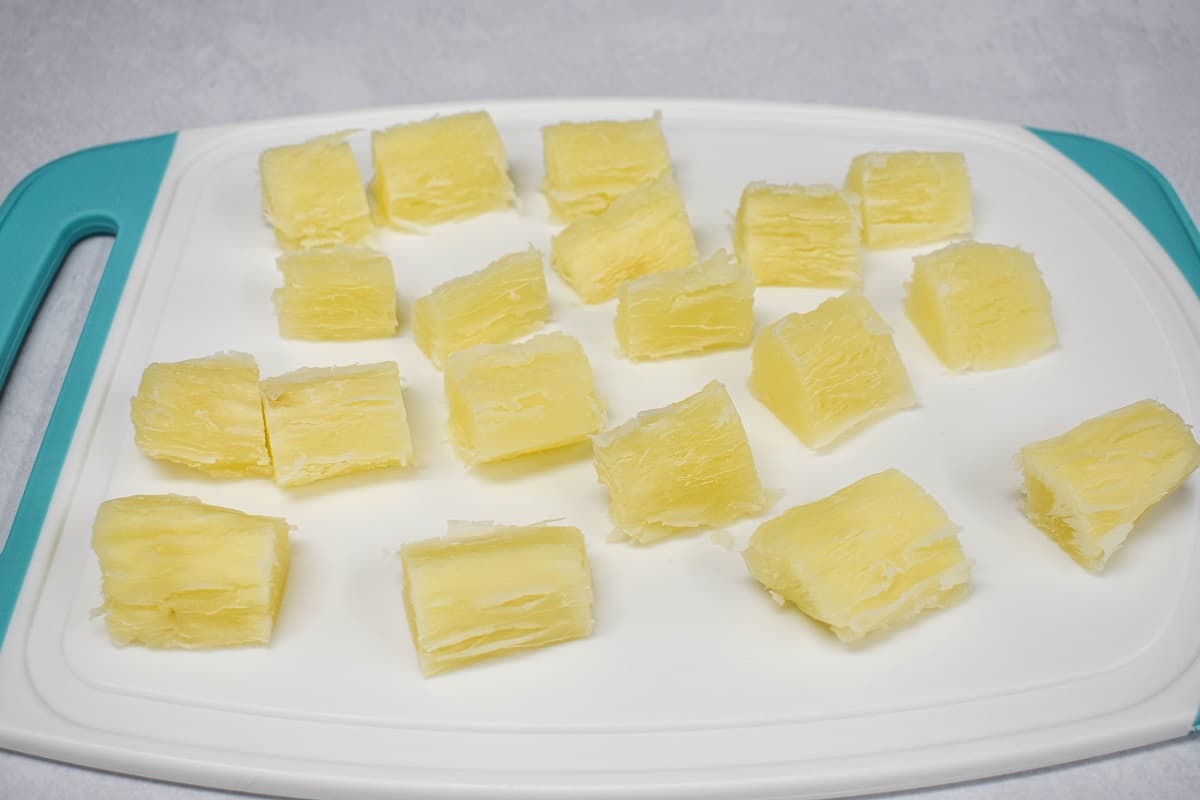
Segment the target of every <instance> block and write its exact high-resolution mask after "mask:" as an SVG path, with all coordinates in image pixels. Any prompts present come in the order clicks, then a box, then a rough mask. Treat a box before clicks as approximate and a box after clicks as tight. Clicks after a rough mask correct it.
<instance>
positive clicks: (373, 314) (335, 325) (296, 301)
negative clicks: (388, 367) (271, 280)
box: [275, 247, 397, 340]
mask: <svg viewBox="0 0 1200 800" xmlns="http://www.w3.org/2000/svg"><path fill="white" fill-rule="evenodd" d="M276 264H277V266H278V267H279V271H280V272H282V273H283V286H282V287H281V288H279V289H276V290H275V313H276V316H278V318H279V333H280V335H281V336H284V337H286V338H289V339H314V340H354V339H376V338H380V337H384V336H392V335H393V334H395V333H396V324H397V323H396V277H395V275H393V274H392V262H391V261H389V260H388V257H387V256H385V255H384V254H383V253H380V252H378V251H376V250H372V249H371V248H368V247H336V248H332V249H328V250H306V251H303V252H299V253H285V254H284V255H282V256H280V257H279V258H278V259H277V260H276Z"/></svg>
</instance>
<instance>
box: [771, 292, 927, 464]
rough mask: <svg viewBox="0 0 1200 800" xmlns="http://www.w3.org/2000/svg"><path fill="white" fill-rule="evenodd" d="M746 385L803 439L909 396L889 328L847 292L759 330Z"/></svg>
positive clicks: (828, 437)
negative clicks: (808, 310) (807, 310)
mask: <svg viewBox="0 0 1200 800" xmlns="http://www.w3.org/2000/svg"><path fill="white" fill-rule="evenodd" d="M751 362H752V368H751V373H750V388H751V390H752V391H753V392H754V394H755V396H756V397H757V398H758V399H759V400H760V401H762V403H763V405H765V406H766V407H767V408H769V409H771V411H772V412H773V413H774V414H775V416H777V417H779V419H780V420H781V421H782V422H783V423H784V424H785V425H787V426H788V428H790V429H791V430H792V432H793V433H795V434H796V436H797V437H799V439H800V441H802V442H804V444H806V445H807V446H809V447H813V448H822V447H826V446H828V445H830V444H832V443H834V442H835V441H836V440H837V439H839V438H840V437H842V436H844V435H846V434H848V433H850V432H851V431H853V430H855V429H857V428H860V427H861V426H863V425H866V424H867V423H869V422H871V421H874V420H877V419H879V418H880V417H883V416H885V415H887V414H890V413H892V412H894V411H897V410H900V409H904V408H908V407H910V406H912V405H914V404H915V402H916V398H915V397H914V395H913V391H912V384H911V383H910V382H909V379H908V373H907V372H906V371H905V369H904V364H903V362H901V361H900V354H899V353H898V352H897V351H896V345H895V344H894V343H893V341H892V334H891V330H890V329H889V328H888V327H887V324H886V323H884V321H883V320H882V319H881V318H880V317H879V315H878V314H877V313H876V312H875V310H874V309H873V308H872V307H871V304H870V303H868V302H867V300H866V298H864V297H863V296H862V295H861V294H858V293H856V292H848V293H846V294H843V295H840V296H838V297H834V298H831V299H829V300H826V301H825V302H823V303H821V305H819V306H817V307H816V308H815V309H814V310H812V311H810V312H808V313H806V314H796V313H793V314H788V315H787V316H785V317H783V318H782V319H779V320H777V321H776V322H774V323H772V324H771V325H768V326H767V327H766V328H764V329H762V330H761V331H759V333H758V335H757V336H756V337H755V339H754V348H753V352H752V355H751Z"/></svg>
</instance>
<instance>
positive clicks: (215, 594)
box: [92, 495, 289, 648]
mask: <svg viewBox="0 0 1200 800" xmlns="http://www.w3.org/2000/svg"><path fill="white" fill-rule="evenodd" d="M92 548H93V549H94V550H95V551H96V555H97V557H98V558H99V560H100V573H101V576H102V581H103V592H104V616H105V624H106V626H107V628H108V633H109V636H110V637H111V638H112V640H113V642H115V643H117V644H142V645H146V646H148V647H161V648H207V647H229V646H234V645H247V644H267V643H269V642H270V641H271V635H272V633H273V631H274V628H275V617H276V614H277V612H278V610H279V602H280V599H281V598H282V597H283V587H284V583H285V581H286V579H287V571H288V552H289V551H288V524H287V522H286V521H285V520H283V519H280V518H278V517H262V516H255V515H251V514H245V513H242V512H241V511H236V510H234V509H231V508H220V507H218V506H209V505H205V504H204V503H201V502H200V501H199V500H197V499H196V498H194V497H181V496H179V495H136V496H133V497H122V498H118V499H115V500H108V501H106V502H104V503H102V504H101V505H100V509H99V511H97V513H96V521H95V525H94V527H93V531H92Z"/></svg>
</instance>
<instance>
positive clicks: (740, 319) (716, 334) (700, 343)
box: [615, 250, 754, 359]
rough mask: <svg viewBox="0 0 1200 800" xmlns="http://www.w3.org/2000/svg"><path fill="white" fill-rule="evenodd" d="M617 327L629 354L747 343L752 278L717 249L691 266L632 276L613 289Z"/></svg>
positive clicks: (682, 351) (671, 352)
mask: <svg viewBox="0 0 1200 800" xmlns="http://www.w3.org/2000/svg"><path fill="white" fill-rule="evenodd" d="M615 327H616V333H617V341H618V342H619V343H620V345H621V351H622V352H623V353H624V354H625V355H626V356H627V357H629V358H632V359H652V358H666V357H668V356H675V355H681V354H685V353H696V352H700V351H703V350H710V349H712V348H715V347H734V346H738V345H744V344H747V343H748V342H749V341H750V339H751V337H752V336H753V335H754V277H753V276H752V275H751V274H750V273H749V271H748V270H746V269H745V268H744V267H742V266H740V265H739V264H738V263H737V262H736V261H734V260H733V259H731V258H730V257H729V254H728V253H726V252H725V251H724V250H718V251H717V252H716V253H714V254H713V255H712V256H710V257H709V258H708V259H707V260H705V261H701V262H700V263H698V264H695V265H693V266H690V267H685V268H684V269H678V270H670V271H668V272H659V273H656V274H654V275H645V276H643V277H641V278H635V279H634V280H632V281H629V282H628V283H625V284H622V285H621V288H620V289H619V290H618V292H617V316H616V322H615Z"/></svg>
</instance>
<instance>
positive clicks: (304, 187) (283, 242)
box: [259, 133, 371, 250]
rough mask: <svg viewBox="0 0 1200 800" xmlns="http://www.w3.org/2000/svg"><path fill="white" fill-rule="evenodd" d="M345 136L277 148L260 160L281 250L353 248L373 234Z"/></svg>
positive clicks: (266, 199) (265, 204) (266, 205)
mask: <svg viewBox="0 0 1200 800" xmlns="http://www.w3.org/2000/svg"><path fill="white" fill-rule="evenodd" d="M344 138H345V134H340V133H339V134H334V135H332V136H322V137H321V138H319V139H313V140H312V141H310V142H305V143H304V144H293V145H286V146H284V147H273V148H271V149H270V150H267V151H266V152H264V153H263V154H262V157H261V158H260V159H259V174H260V176H261V178H262V189H263V213H264V214H266V217H267V221H268V222H270V223H271V225H273V226H274V227H275V238H276V239H277V240H278V241H279V244H280V246H282V247H284V248H286V249H291V250H299V249H301V248H305V247H328V246H330V245H335V244H353V243H354V242H358V241H361V240H362V239H363V238H364V237H366V235H367V234H368V233H370V231H371V212H370V209H369V207H368V206H367V193H366V190H365V189H364V188H363V181H362V174H361V173H359V171H358V164H357V163H356V162H355V160H354V153H352V152H351V151H350V145H348V144H346V142H345V141H343V140H344Z"/></svg>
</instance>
